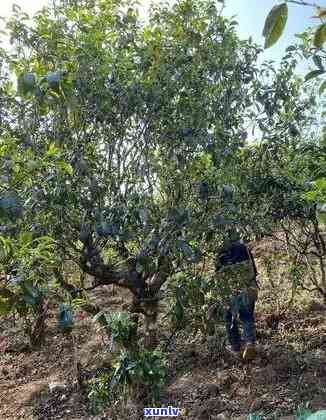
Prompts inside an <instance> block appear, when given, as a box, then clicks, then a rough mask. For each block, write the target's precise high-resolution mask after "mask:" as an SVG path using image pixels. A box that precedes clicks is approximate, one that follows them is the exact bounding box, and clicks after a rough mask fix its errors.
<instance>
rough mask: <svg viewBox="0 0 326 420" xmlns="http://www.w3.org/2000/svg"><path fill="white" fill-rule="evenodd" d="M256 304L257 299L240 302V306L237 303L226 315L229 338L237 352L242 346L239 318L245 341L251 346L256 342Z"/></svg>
mask: <svg viewBox="0 0 326 420" xmlns="http://www.w3.org/2000/svg"><path fill="white" fill-rule="evenodd" d="M255 303H256V301H255V299H247V300H245V301H240V304H239V302H237V304H236V305H231V306H230V307H229V308H228V309H227V310H226V311H225V313H224V321H225V327H226V334H227V338H228V340H229V343H230V344H231V346H232V348H233V350H235V351H240V346H241V334H240V330H239V322H238V318H239V319H240V321H241V323H242V325H243V339H244V341H245V342H246V343H251V344H255V342H256V327H255V315H254V311H255Z"/></svg>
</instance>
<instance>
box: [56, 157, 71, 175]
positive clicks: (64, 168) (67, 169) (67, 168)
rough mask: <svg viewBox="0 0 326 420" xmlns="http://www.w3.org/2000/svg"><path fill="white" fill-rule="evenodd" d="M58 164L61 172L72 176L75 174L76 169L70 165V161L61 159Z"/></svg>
mask: <svg viewBox="0 0 326 420" xmlns="http://www.w3.org/2000/svg"><path fill="white" fill-rule="evenodd" d="M57 165H58V167H59V170H60V172H62V173H64V174H68V175H70V176H72V175H73V173H74V170H73V168H72V166H71V165H70V163H67V162H65V161H64V160H60V161H59V162H58V163H57Z"/></svg>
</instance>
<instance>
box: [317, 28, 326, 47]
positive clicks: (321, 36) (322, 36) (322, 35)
mask: <svg viewBox="0 0 326 420" xmlns="http://www.w3.org/2000/svg"><path fill="white" fill-rule="evenodd" d="M325 41H326V23H322V24H321V25H319V26H318V28H317V30H316V32H315V36H314V46H315V47H316V48H323V45H324V43H325Z"/></svg>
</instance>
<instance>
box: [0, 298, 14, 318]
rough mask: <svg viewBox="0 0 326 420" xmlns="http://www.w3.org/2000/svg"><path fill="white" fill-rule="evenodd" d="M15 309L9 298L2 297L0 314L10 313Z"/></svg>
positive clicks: (0, 299)
mask: <svg viewBox="0 0 326 420" xmlns="http://www.w3.org/2000/svg"><path fill="white" fill-rule="evenodd" d="M12 309H13V306H12V303H11V301H10V300H9V299H2V298H0V315H8V314H9V313H10V312H11V311H12Z"/></svg>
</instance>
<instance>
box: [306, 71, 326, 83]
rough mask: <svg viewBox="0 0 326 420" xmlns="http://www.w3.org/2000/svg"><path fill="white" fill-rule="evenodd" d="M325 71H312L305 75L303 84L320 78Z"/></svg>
mask: <svg viewBox="0 0 326 420" xmlns="http://www.w3.org/2000/svg"><path fill="white" fill-rule="evenodd" d="M324 73H325V70H313V71H311V72H309V73H308V74H306V77H305V82H308V80H311V79H314V78H315V77H318V76H320V75H321V74H324Z"/></svg>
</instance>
